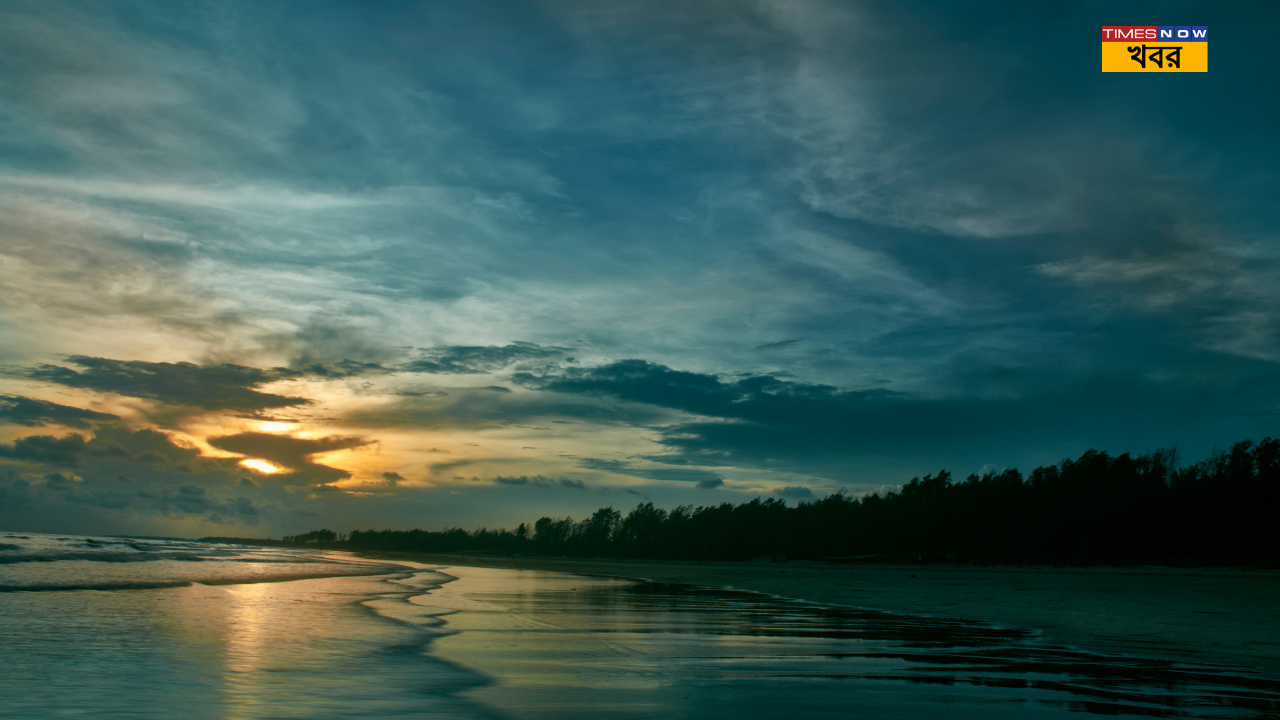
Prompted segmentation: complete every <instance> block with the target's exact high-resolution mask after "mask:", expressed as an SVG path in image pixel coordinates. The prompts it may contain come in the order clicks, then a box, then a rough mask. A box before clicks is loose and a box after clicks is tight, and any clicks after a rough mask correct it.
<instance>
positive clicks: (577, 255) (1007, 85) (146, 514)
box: [0, 0, 1280, 537]
mask: <svg viewBox="0 0 1280 720" xmlns="http://www.w3.org/2000/svg"><path fill="white" fill-rule="evenodd" d="M1278 14H1280V13H1278V12H1277V11H1276V10H1275V8H1273V7H1269V6H1267V5H1266V4H1262V3H1259V4H1247V3H1216V4H1210V3H1186V2H1160V3H1115V2H1107V3H1101V2H1093V3H1088V2H1086V3H1021V2H1019V3H1013V2H1010V3H999V2H986V3H978V4H970V3H952V2H941V1H934V2H926V1H923V0H907V1H905V2H904V1H894V2H888V1H886V2H827V1H824V0H785V1H783V0H774V1H767V0H761V1H759V2H747V1H745V0H740V1H735V2H719V1H717V0H703V1H698V0H694V1H689V0H683V1H681V2H661V1H654V0H648V1H646V2H631V1H629V0H615V1H612V2H607V3H581V2H569V1H558V0H547V1H546V2H489V1H488V0H475V1H473V2H466V3H461V2H393V1H388V2H379V3H367V2H345V3H344V2H320V1H315V0H309V1H308V2H298V3H289V2H268V3H263V2H238V1H234V0H231V1H226V2H220V1H212V0H198V1H196V2H189V3H181V4H177V5H175V4H172V3H159V2H124V1H122V2H100V1H95V2H54V1H50V0H39V1H38V2H25V1H23V0H2V1H0V528H2V529H7V530H18V531H31V532H65V533H86V534H135V535H165V536H181V537H200V536H205V535H222V536H242V537H268V536H270V537H280V536H281V535H284V534H295V533H300V532H305V531H308V530H313V529H317V528H320V527H328V528H332V529H335V530H339V531H348V530H351V529H357V528H358V529H369V528H377V529H382V528H393V529H408V528H415V527H420V528H424V529H441V528H446V527H464V528H467V529H474V528H478V527H491V528H493V527H509V528H510V527H514V526H515V525H517V524H519V523H520V522H530V523H532V522H533V521H534V520H536V519H537V518H539V517H542V516H544V515H545V516H551V517H565V516H573V517H578V518H581V517H583V516H585V515H587V514H589V513H590V512H591V511H592V510H594V509H596V508H598V507H602V506H612V507H615V508H618V509H620V510H622V511H623V512H624V513H625V512H626V510H628V509H630V508H631V507H634V506H635V505H636V504H639V503H643V502H653V503H654V504H655V505H658V506H660V507H667V508H672V507H675V506H677V505H693V506H700V505H711V504H719V503H724V502H734V503H737V502H744V501H747V500H750V499H752V498H754V497H774V498H781V499H784V500H786V501H787V502H789V503H796V502H803V501H805V500H807V499H813V498H818V497H823V496H826V495H828V494H830V493H833V492H836V491H840V490H844V491H845V492H846V493H850V494H853V495H860V494H865V493H870V492H886V491H889V490H892V489H893V488H894V487H896V486H898V485H901V484H902V483H904V482H906V481H908V480H909V479H910V478H911V477H913V476H917V475H923V474H925V473H929V472H936V471H938V470H939V469H942V468H946V469H948V470H950V471H951V472H952V473H953V474H954V475H956V476H958V477H963V476H966V475H968V474H969V473H982V472H986V471H990V470H1000V469H1003V468H1007V467H1018V468H1022V469H1023V470H1029V469H1031V468H1033V467H1035V466H1037V465H1043V464H1051V463H1055V462H1058V461H1060V460H1062V459H1064V458H1067V457H1072V456H1076V455H1079V454H1080V453H1082V452H1084V451H1086V450H1088V449H1091V448H1096V449H1099V450H1106V451H1109V452H1111V453H1113V454H1120V453H1124V452H1131V453H1143V452H1148V451H1151V450H1154V449H1157V448H1161V447H1171V446H1174V445H1176V446H1177V447H1178V449H1179V453H1180V456H1181V457H1182V459H1183V460H1184V461H1185V462H1191V461H1196V460H1200V459H1203V458H1204V457H1207V456H1208V455H1209V454H1210V453H1212V452H1213V451H1214V450H1215V449H1222V448H1225V447H1229V446H1230V445H1231V444H1232V443H1235V442H1237V441H1240V440H1245V439H1254V440H1260V439H1262V438H1263V437H1266V436H1275V435H1277V434H1280V365H1278V363H1280V237H1278V236H1277V231H1276V228H1277V220H1280V217H1277V215H1280V204H1277V203H1276V198H1277V196H1278V195H1280V142H1277V139H1276V131H1275V127H1276V117H1277V116H1278V112H1277V111H1280V99H1278V98H1277V94H1276V93H1275V92H1274V91H1273V89H1274V86H1275V80H1274V77H1273V76H1274V67H1275V60H1274V57H1273V56H1274V52H1272V51H1271V49H1270V48H1271V45H1272V44H1273V43H1272V38H1271V37H1270V35H1269V33H1270V28H1271V27H1274V26H1275V25H1276V21H1277V15H1278ZM1181 24H1195V25H1207V26H1211V27H1210V29H1211V31H1212V33H1213V34H1212V43H1211V44H1212V50H1213V54H1212V58H1211V63H1210V71H1209V72H1208V73H1183V74H1169V75H1155V74H1150V73H1101V72H1100V71H1099V59H1098V57H1099V56H1098V54H1097V53H1098V45H1097V44H1096V43H1098V42H1099V39H1098V38H1099V27H1100V26H1102V25H1181Z"/></svg>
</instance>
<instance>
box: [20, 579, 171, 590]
mask: <svg viewBox="0 0 1280 720" xmlns="http://www.w3.org/2000/svg"><path fill="white" fill-rule="evenodd" d="M192 584H193V583H192V582H190V581H186V580H156V581H153V582H138V581H134V582H96V583H95V582H90V583H72V584H65V585H61V584H57V583H42V584H32V585H0V593H9V592H61V591H70V590H158V589H161V588H174V587H187V586H190V585H192Z"/></svg>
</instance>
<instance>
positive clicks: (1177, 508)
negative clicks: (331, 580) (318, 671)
mask: <svg viewBox="0 0 1280 720" xmlns="http://www.w3.org/2000/svg"><path fill="white" fill-rule="evenodd" d="M1176 460H1177V457H1176V451H1171V450H1158V451H1156V452H1153V453H1150V454H1148V455H1142V456H1139V457H1131V456H1130V455H1129V454H1127V453H1126V454H1124V455H1120V456H1116V457H1113V456H1111V455H1108V454H1107V453H1105V452H1097V451H1094V450H1090V451H1089V452H1086V453H1084V454H1083V455H1081V456H1080V457H1079V458H1077V459H1075V460H1064V461H1062V462H1061V463H1058V464H1056V465H1049V466H1044V467H1039V468H1036V469H1035V470H1034V471H1032V473H1031V475H1030V476H1029V477H1024V476H1023V475H1022V473H1020V472H1019V471H1018V470H1015V469H1009V470H1003V471H1000V472H989V473H987V474H985V475H981V476H978V475H970V476H969V477H968V478H966V479H964V480H962V481H959V482H956V481H954V480H953V479H952V477H951V474H950V473H948V472H947V471H945V470H943V471H941V472H939V473H937V474H936V475H925V476H924V477H923V478H912V480H911V482H909V483H907V484H906V485H903V486H902V487H901V489H900V490H897V491H894V492H889V493H887V494H884V495H880V494H872V495H867V496H863V497H853V496H851V495H849V494H847V493H845V492H838V493H835V494H833V495H829V496H827V497H825V498H822V499H820V500H813V501H806V502H801V503H799V504H797V505H795V506H791V507H788V506H787V504H786V502H785V501H783V500H777V499H772V498H770V499H765V500H761V499H760V498H756V499H755V500H752V501H751V502H747V503H742V504H739V505H734V504H731V503H724V504H721V505H714V506H706V507H697V508H694V507H691V506H687V505H686V506H681V507H678V508H675V509H674V510H671V511H667V510H663V509H659V508H655V507H654V506H653V503H643V504H641V505H638V506H636V508H635V509H633V510H632V511H631V512H629V513H628V514H627V515H626V516H625V517H624V516H623V515H622V513H620V512H619V511H617V510H614V509H613V508H611V507H605V508H601V509H599V510H597V511H596V512H595V513H594V514H593V515H591V517H589V518H586V519H584V520H580V521H574V520H573V519H572V518H562V519H561V518H550V517H544V518H542V519H540V520H538V521H537V522H536V523H534V524H533V526H532V527H530V526H528V525H525V524H521V525H520V527H519V528H517V529H516V530H514V531H512V530H505V529H503V530H489V529H485V528H481V529H479V530H475V531H471V532H468V531H466V530H463V529H461V528H454V529H448V530H443V531H426V530H408V531H397V530H381V531H378V530H355V531H352V532H351V533H349V534H346V535H343V534H339V533H335V532H333V531H331V530H317V531H313V532H310V533H306V534H304V535H296V536H292V537H286V538H285V539H284V541H282V542H278V543H277V544H292V545H306V546H325V547H333V548H344V549H350V550H361V551H382V552H420V553H458V552H469V553H485V554H494V555H538V556H574V557H619V558H646V559H671V560H748V559H754V558H762V557H767V558H774V559H782V558H786V559H819V560H833V561H841V560H844V561H874V560H876V559H880V560H886V561H895V560H912V561H958V562H974V563H1051V564H1173V565H1187V564H1199V565H1240V564H1248V565H1276V564H1280V522H1278V521H1280V440H1273V439H1271V438H1267V439H1265V440H1263V441H1262V442H1260V443H1256V444H1255V443H1253V442H1251V441H1245V442H1241V443H1237V444H1236V445H1235V446H1233V447H1232V448H1231V449H1230V450H1229V451H1224V452H1217V453H1215V454H1214V455H1213V456H1212V457H1210V458H1209V459H1208V460H1205V461H1203V462H1199V463H1195V464H1192V465H1189V466H1186V467H1182V468H1178V467H1176ZM206 539H209V540H215V538H206ZM216 540H224V541H234V540H235V539H232V538H216Z"/></svg>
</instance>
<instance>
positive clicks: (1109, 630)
mask: <svg viewBox="0 0 1280 720" xmlns="http://www.w3.org/2000/svg"><path fill="white" fill-rule="evenodd" d="M405 557H410V556H405ZM411 557H412V558H413V559H415V560H419V561H421V562H428V563H441V564H446V565H464V566H471V567H503V568H524V569H532V570H552V571H558V572H567V573H576V574H581V575H596V576H606V577H627V578H644V579H647V580H653V581H656V582H670V583H684V584H693V585H708V586H713V587H733V588H737V589H741V590H750V591H755V592H761V593H767V594H771V595H777V596H781V597H786V598H795V599H800V600H809V601H812V602H819V603H826V604H833V605H845V606H851V607H863V608H874V609H878V610H887V611H891V612H901V613H911V614H917V615H935V616H947V617H955V618H963V619H967V620H980V621H985V622H990V623H997V624H999V625H1004V626H1009V627H1016V628H1025V629H1034V630H1039V631H1041V632H1042V633H1043V638H1044V641H1045V642H1047V643H1052V644H1059V645H1067V646H1071V647H1077V648H1083V649H1088V650H1094V651H1100V652H1114V653H1123V654H1134V655H1142V656H1148V657H1159V658H1169V659H1178V660H1186V661H1193V662H1207V663H1224V664H1231V665H1244V666H1250V667H1263V668H1267V669H1269V670H1271V671H1280V572H1276V571H1268V570H1227V569H1178V568H1022V567H999V568H989V567H971V566H937V565H928V566H912V565H828V564H822V563H809V562H786V563H696V562H652V561H630V560H574V559H552V558H493V557H477V556H471V555H412V556H411Z"/></svg>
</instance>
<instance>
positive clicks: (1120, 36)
mask: <svg viewBox="0 0 1280 720" xmlns="http://www.w3.org/2000/svg"><path fill="white" fill-rule="evenodd" d="M1122 40H1161V41H1171V40H1172V41H1182V42H1208V41H1209V27H1208V26H1207V25H1111V26H1105V27H1103V28H1102V41H1103V42H1119V41H1122Z"/></svg>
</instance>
